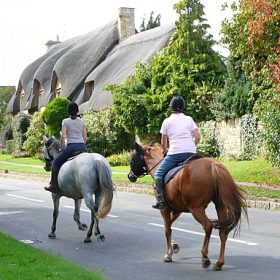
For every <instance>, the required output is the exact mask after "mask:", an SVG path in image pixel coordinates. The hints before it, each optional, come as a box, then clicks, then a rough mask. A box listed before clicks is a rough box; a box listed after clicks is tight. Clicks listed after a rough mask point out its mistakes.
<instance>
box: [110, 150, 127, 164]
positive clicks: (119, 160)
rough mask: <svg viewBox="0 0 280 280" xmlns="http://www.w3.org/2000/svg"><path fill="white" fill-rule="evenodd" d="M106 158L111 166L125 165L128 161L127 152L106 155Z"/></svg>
mask: <svg viewBox="0 0 280 280" xmlns="http://www.w3.org/2000/svg"><path fill="white" fill-rule="evenodd" d="M107 160H108V162H109V164H110V165H111V166H125V165H128V163H129V153H128V152H124V153H122V154H116V155H111V156H109V157H107Z"/></svg>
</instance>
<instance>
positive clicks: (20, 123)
mask: <svg viewBox="0 0 280 280" xmlns="http://www.w3.org/2000/svg"><path fill="white" fill-rule="evenodd" d="M30 121H31V116H30V115H27V114H24V113H18V114H17V115H16V116H15V117H14V118H13V120H12V123H11V127H12V130H13V140H14V152H20V151H22V148H23V142H24V141H25V140H26V132H27V129H28V127H29V125H30ZM10 141H11V140H10Z"/></svg>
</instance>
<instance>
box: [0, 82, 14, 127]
mask: <svg viewBox="0 0 280 280" xmlns="http://www.w3.org/2000/svg"><path fill="white" fill-rule="evenodd" d="M14 92H15V87H10V86H7V87H0V130H1V128H2V127H3V126H4V125H6V124H7V123H6V121H5V120H6V108H7V105H8V102H9V100H10V99H11V97H12V95H13V94H14Z"/></svg>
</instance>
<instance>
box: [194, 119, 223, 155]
mask: <svg viewBox="0 0 280 280" xmlns="http://www.w3.org/2000/svg"><path fill="white" fill-rule="evenodd" d="M199 131H200V133H201V138H202V139H201V142H200V143H199V144H198V145H197V152H198V153H199V154H200V155H202V156H205V157H219V156H220V150H219V145H218V140H217V136H216V134H217V132H216V126H215V122H213V121H208V122H204V123H201V124H200V127H199Z"/></svg>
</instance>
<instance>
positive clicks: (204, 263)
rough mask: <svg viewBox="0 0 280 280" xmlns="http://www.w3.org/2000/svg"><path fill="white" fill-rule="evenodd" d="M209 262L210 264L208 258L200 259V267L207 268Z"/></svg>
mask: <svg viewBox="0 0 280 280" xmlns="http://www.w3.org/2000/svg"><path fill="white" fill-rule="evenodd" d="M210 264H211V261H210V260H209V259H204V260H202V267H203V268H208V267H209V266H210ZM213 269H214V268H213Z"/></svg>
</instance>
